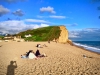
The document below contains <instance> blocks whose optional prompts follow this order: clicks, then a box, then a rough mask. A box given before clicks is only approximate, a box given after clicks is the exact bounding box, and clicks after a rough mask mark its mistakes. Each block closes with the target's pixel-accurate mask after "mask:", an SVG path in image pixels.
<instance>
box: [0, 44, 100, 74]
mask: <svg viewBox="0 0 100 75" xmlns="http://www.w3.org/2000/svg"><path fill="white" fill-rule="evenodd" d="M37 44H41V45H43V44H46V45H47V46H48V47H43V48H39V50H40V53H45V54H46V55H47V57H43V58H38V59H37V60H36V59H22V58H21V55H22V54H24V53H26V52H27V51H29V50H33V51H34V52H35V51H36V50H37V47H36V45H37ZM1 45H2V46H1ZM83 55H85V56H86V57H84V56H83ZM11 61H16V64H17V66H16V64H15V62H14V63H12V64H11V63H10V62H11ZM7 73H8V75H100V54H96V53H93V52H89V51H87V50H84V49H82V48H78V47H76V46H71V45H68V44H60V43H55V42H51V43H50V44H49V43H47V42H0V75H7Z"/></svg>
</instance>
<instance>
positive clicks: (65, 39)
mask: <svg viewBox="0 0 100 75" xmlns="http://www.w3.org/2000/svg"><path fill="white" fill-rule="evenodd" d="M59 27H60V30H61V32H60V36H59V38H58V42H59V43H68V44H70V45H73V43H72V41H71V40H69V39H68V30H67V29H66V27H65V26H59Z"/></svg>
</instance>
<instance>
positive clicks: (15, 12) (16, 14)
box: [12, 9, 24, 16]
mask: <svg viewBox="0 0 100 75" xmlns="http://www.w3.org/2000/svg"><path fill="white" fill-rule="evenodd" d="M12 14H13V15H15V16H23V15H24V13H23V11H22V10H21V9H18V10H16V11H14V12H13V13H12Z"/></svg>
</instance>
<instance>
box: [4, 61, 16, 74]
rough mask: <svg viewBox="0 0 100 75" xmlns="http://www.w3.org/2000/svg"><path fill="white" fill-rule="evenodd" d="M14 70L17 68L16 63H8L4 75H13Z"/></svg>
mask: <svg viewBox="0 0 100 75" xmlns="http://www.w3.org/2000/svg"><path fill="white" fill-rule="evenodd" d="M15 68H17V63H16V61H10V65H8V67H7V74H6V75H15V74H14V73H15Z"/></svg>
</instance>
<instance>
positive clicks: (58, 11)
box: [0, 0, 100, 41]
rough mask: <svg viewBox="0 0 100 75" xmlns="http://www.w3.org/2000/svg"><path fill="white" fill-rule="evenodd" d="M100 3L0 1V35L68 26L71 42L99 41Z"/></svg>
mask: <svg viewBox="0 0 100 75" xmlns="http://www.w3.org/2000/svg"><path fill="white" fill-rule="evenodd" d="M99 6H100V0H0V34H5V33H10V34H15V33H18V32H20V31H24V30H27V29H35V28H39V27H45V26H52V25H65V26H66V28H67V29H68V31H69V38H70V39H72V40H79V41H80V40H84V41H87V40H88V41H89V40H91V41H100V17H99V16H100V7H99Z"/></svg>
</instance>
